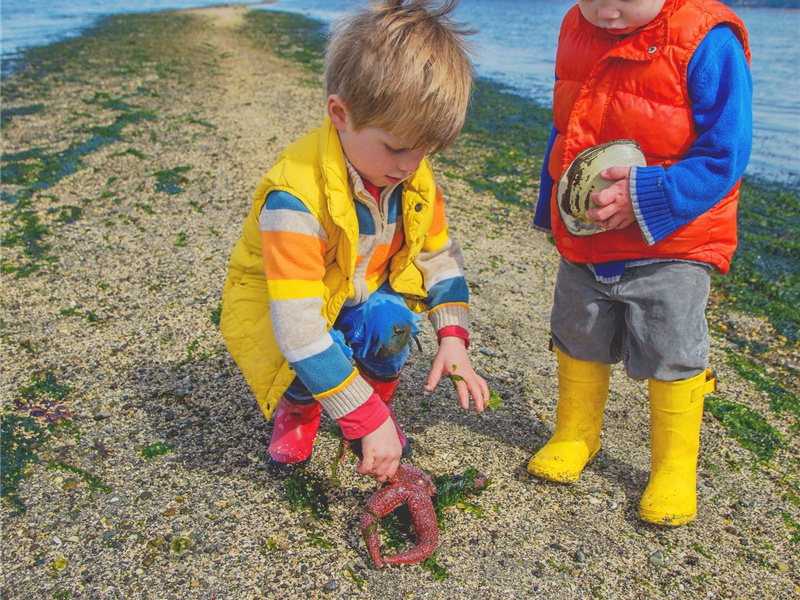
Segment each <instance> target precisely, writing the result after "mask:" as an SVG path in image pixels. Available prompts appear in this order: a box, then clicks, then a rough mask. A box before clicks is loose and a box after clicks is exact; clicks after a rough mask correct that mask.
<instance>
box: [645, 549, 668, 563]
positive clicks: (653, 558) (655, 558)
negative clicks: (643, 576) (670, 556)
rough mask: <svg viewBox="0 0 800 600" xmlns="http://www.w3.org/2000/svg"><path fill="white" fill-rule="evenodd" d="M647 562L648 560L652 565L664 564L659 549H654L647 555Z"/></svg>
mask: <svg viewBox="0 0 800 600" xmlns="http://www.w3.org/2000/svg"><path fill="white" fill-rule="evenodd" d="M647 562H649V563H650V564H651V565H653V566H654V567H663V566H664V555H663V554H661V551H660V550H656V551H655V552H653V553H652V554H651V555H650V556H649V557H648V559H647Z"/></svg>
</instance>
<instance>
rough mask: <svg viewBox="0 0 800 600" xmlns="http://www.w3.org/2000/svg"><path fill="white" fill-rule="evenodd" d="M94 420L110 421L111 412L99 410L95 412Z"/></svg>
mask: <svg viewBox="0 0 800 600" xmlns="http://www.w3.org/2000/svg"><path fill="white" fill-rule="evenodd" d="M92 418H93V419H94V420H95V421H103V420H105V419H110V418H111V411H109V410H98V411H95V412H94V414H93V415H92Z"/></svg>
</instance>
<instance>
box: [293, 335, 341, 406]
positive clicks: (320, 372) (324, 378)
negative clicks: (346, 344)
mask: <svg viewBox="0 0 800 600" xmlns="http://www.w3.org/2000/svg"><path fill="white" fill-rule="evenodd" d="M292 368H293V369H294V370H295V373H297V375H298V377H300V380H301V381H302V382H303V383H305V384H306V385H307V386H308V389H309V391H310V392H311V393H312V394H314V395H315V396H317V395H319V394H324V393H325V392H329V391H330V390H332V389H334V388H336V387H338V386H340V385H341V384H342V382H343V381H344V380H346V379H347V378H348V377H349V376H350V374H351V373H352V372H353V365H351V364H350V361H349V360H348V359H347V357H345V355H344V352H342V349H341V348H340V347H339V346H338V345H337V344H331V345H330V346H328V348H327V349H326V350H323V351H322V352H320V353H319V354H315V355H314V356H311V357H309V358H306V359H303V360H300V361H297V362H294V363H292Z"/></svg>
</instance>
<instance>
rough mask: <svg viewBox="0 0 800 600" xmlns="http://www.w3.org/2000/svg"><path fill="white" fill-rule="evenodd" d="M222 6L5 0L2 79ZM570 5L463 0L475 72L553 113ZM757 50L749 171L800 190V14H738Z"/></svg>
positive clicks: (321, 11)
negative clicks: (126, 17) (156, 14)
mask: <svg viewBox="0 0 800 600" xmlns="http://www.w3.org/2000/svg"><path fill="white" fill-rule="evenodd" d="M214 4H219V0H119V1H117V2H113V3H112V2H109V1H107V0H52V1H51V2H48V3H39V2H29V1H25V0H3V2H2V4H0V11H2V25H3V28H2V54H3V60H4V63H6V64H5V65H4V70H7V66H8V64H7V63H8V62H9V60H11V61H13V58H14V57H15V56H17V53H18V52H19V51H20V50H21V49H24V48H25V47H30V46H37V45H43V44H47V43H51V42H53V41H57V40H59V39H64V38H67V37H73V36H76V35H80V32H81V30H82V29H83V28H86V27H89V26H90V25H91V24H92V23H93V22H94V20H95V19H96V18H97V17H99V16H101V15H103V14H107V13H126V12H147V11H156V10H168V9H178V8H191V7H198V6H209V5H214ZM354 4H358V3H357V2H353V1H352V0H277V1H276V2H275V3H272V4H264V5H254V6H255V7H257V8H260V9H265V10H284V11H289V12H295V13H300V14H303V15H306V16H309V17H312V18H315V19H318V20H321V21H324V22H331V21H332V20H334V19H335V18H336V17H338V16H339V15H341V14H342V13H343V12H344V11H345V10H346V9H347V8H349V7H351V6H353V5H354ZM570 6H571V3H570V2H565V1H564V0H460V3H459V6H458V9H457V13H456V14H457V17H458V18H459V19H460V20H462V21H464V22H466V23H468V24H470V25H471V26H473V27H475V28H476V29H478V30H479V31H478V33H477V35H475V36H474V41H475V43H476V44H477V45H478V46H479V54H478V56H477V57H476V69H477V72H478V74H479V75H481V76H484V77H489V78H492V79H494V80H496V81H498V82H500V83H502V84H504V85H507V86H508V87H509V89H510V90H512V91H514V92H516V93H519V94H521V95H523V96H526V97H529V98H531V99H533V100H535V101H536V102H538V103H540V104H542V105H545V106H549V105H550V102H551V96H550V94H551V90H552V81H553V69H554V57H555V49H556V40H557V36H558V28H559V25H560V22H561V18H562V17H563V15H564V13H566V11H567V10H568V8H569V7H570ZM736 10H737V13H738V14H739V15H740V16H741V17H742V20H743V21H744V22H745V25H746V26H747V28H748V31H749V34H750V43H751V46H752V51H753V59H752V73H753V82H754V101H753V113H754V115H753V116H754V139H753V154H752V158H751V160H750V165H749V167H748V170H747V172H748V173H749V174H751V175H757V176H760V177H764V178H766V179H770V180H773V181H778V182H782V183H793V184H797V183H800V158H798V157H800V40H799V39H798V33H800V11H798V10H771V9H759V8H737V9H736Z"/></svg>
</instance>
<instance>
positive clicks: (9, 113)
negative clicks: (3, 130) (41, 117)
mask: <svg viewBox="0 0 800 600" xmlns="http://www.w3.org/2000/svg"><path fill="white" fill-rule="evenodd" d="M43 110H44V104H42V103H41V102H36V103H34V104H26V105H24V106H16V107H11V108H7V107H4V108H3V112H2V114H0V126H2V127H5V126H6V125H8V124H9V123H10V122H11V119H13V118H14V117H22V116H28V115H35V114H37V113H40V112H42V111H43Z"/></svg>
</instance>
